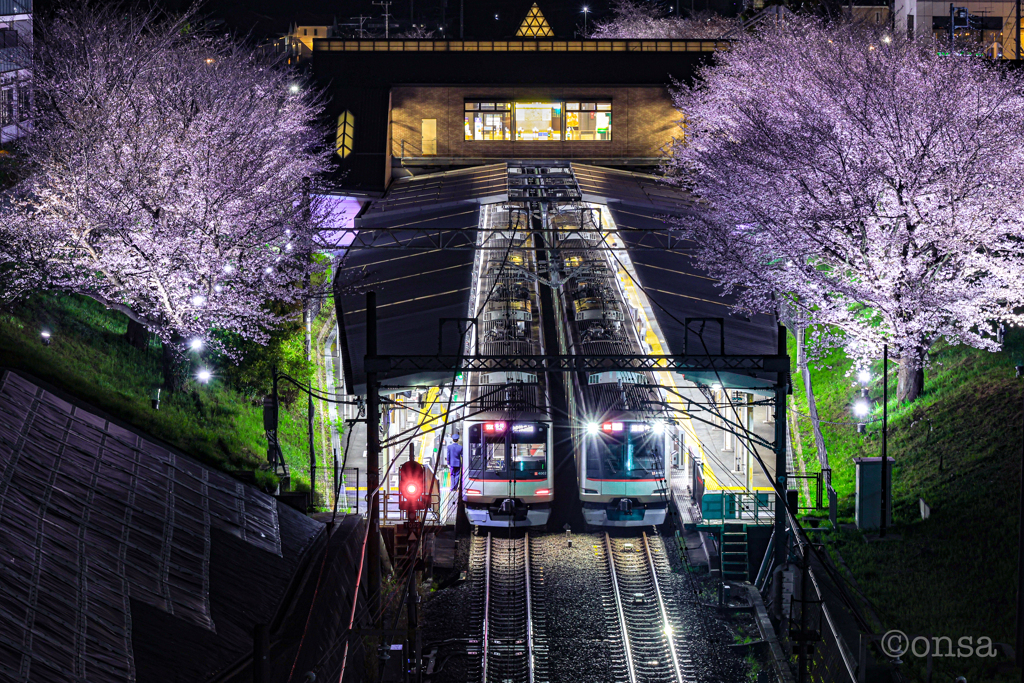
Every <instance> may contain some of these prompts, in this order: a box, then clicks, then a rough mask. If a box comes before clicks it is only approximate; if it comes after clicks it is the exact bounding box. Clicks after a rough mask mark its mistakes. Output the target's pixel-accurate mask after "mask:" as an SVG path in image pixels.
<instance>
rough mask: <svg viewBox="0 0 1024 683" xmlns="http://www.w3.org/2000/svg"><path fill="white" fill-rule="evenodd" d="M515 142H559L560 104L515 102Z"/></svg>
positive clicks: (560, 124) (560, 137) (560, 128)
mask: <svg viewBox="0 0 1024 683" xmlns="http://www.w3.org/2000/svg"><path fill="white" fill-rule="evenodd" d="M515 106H516V140H561V139H562V103H561V102H516V105H515Z"/></svg>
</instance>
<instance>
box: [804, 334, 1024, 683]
mask: <svg viewBox="0 0 1024 683" xmlns="http://www.w3.org/2000/svg"><path fill="white" fill-rule="evenodd" d="M1022 350H1024V335H1021V334H1020V333H1019V332H1016V331H1015V332H1014V333H1013V334H1012V335H1011V336H1009V337H1008V339H1007V350H1005V351H1003V352H1000V353H990V352H985V351H978V350H975V349H970V348H967V347H963V346H950V345H948V344H945V343H943V342H940V343H939V344H937V345H936V347H935V348H934V349H933V351H932V353H931V363H932V365H931V367H930V368H929V369H928V370H927V371H926V378H925V387H924V393H923V394H922V396H921V397H920V398H919V399H918V400H917V401H915V402H914V403H913V404H910V405H898V404H897V403H896V401H895V399H894V398H893V396H894V395H895V389H896V377H895V375H896V366H895V365H893V366H892V367H891V369H890V386H889V396H890V403H889V438H888V449H889V451H888V452H889V455H890V456H891V457H893V458H895V461H896V463H895V466H894V469H893V517H894V526H895V528H894V529H893V532H894V533H895V534H898V535H900V536H901V538H902V540H898V541H887V542H883V543H878V542H874V543H870V544H868V543H865V541H864V537H863V535H862V534H861V533H859V532H856V531H850V530H843V531H840V532H838V533H835V534H832V535H831V536H830V538H829V545H830V550H831V551H832V552H833V553H837V552H838V554H839V555H841V556H842V559H843V560H844V561H845V562H846V564H847V565H848V566H849V568H850V570H851V571H852V574H853V577H854V578H855V580H856V582H857V584H858V586H859V587H860V588H861V589H862V590H863V592H864V593H865V594H866V595H867V596H868V598H869V599H870V600H871V602H872V603H873V605H874V607H875V608H876V610H877V613H878V615H879V617H880V619H881V621H882V622H883V623H882V624H881V625H880V632H884V631H885V630H888V629H893V628H898V629H900V630H903V631H905V632H906V633H909V634H922V635H929V636H949V637H951V638H952V639H953V642H954V643H956V642H957V639H958V638H960V637H964V636H969V637H971V638H973V639H974V640H975V641H977V639H979V638H981V637H983V636H985V637H989V638H991V639H992V641H993V642H1002V643H1011V644H1012V643H1013V640H1014V596H1015V592H1016V576H1017V574H1016V572H1017V567H1016V564H1017V562H1016V558H1017V530H1018V524H1017V520H1018V507H1019V506H1018V501H1019V498H1018V497H1019V491H1020V482H1021V445H1022V444H1021V440H1022V437H1021V433H1022V419H1024V418H1022V407H1021V402H1022V396H1024V391H1022V390H1024V380H1017V379H1015V378H1014V367H1013V366H1014V365H1015V364H1016V363H1020V362H1022V360H1024V353H1022ZM790 354H791V355H792V357H793V358H795V357H796V353H795V343H793V340H792V338H791V339H790ZM824 365H825V366H826V367H824V368H821V369H813V368H812V371H811V377H812V378H811V381H812V383H813V386H814V391H815V398H816V400H817V403H818V410H819V414H820V417H821V419H822V420H827V421H832V422H851V423H853V422H855V418H854V416H853V415H852V412H851V410H850V408H851V404H852V402H853V400H854V398H855V397H856V395H857V393H858V389H859V386H854V384H855V381H854V378H853V377H850V376H847V372H848V370H849V369H850V363H849V361H847V360H846V359H845V357H844V356H843V355H842V354H841V353H834V354H832V355H831V356H829V357H828V358H826V359H824ZM872 372H873V374H874V376H875V377H876V379H875V380H874V381H873V382H872V385H871V395H872V397H873V398H875V399H877V400H878V401H879V405H878V406H877V408H876V410H875V411H874V413H873V414H872V415H871V416H870V418H869V419H875V418H880V417H881V405H880V399H881V393H882V390H881V389H882V387H881V380H880V375H881V363H880V362H876V363H875V365H874V367H873V368H872ZM793 379H794V388H793V399H794V403H795V405H796V407H797V409H798V410H799V411H801V412H803V413H806V412H807V405H806V401H805V399H804V388H803V384H802V380H801V377H800V375H799V374H798V373H796V372H795V371H794V373H793ZM880 427H881V423H880V422H873V423H871V424H869V426H868V432H867V434H858V433H857V431H856V428H855V427H854V426H853V425H849V426H847V425H823V426H822V431H823V433H824V437H825V443H826V447H827V449H828V452H829V464H830V465H831V467H832V469H833V480H832V481H833V486H834V487H835V489H836V492H837V494H838V498H839V516H840V518H841V521H843V520H842V518H847V519H846V521H850V522H852V521H853V519H852V518H853V516H854V490H855V478H854V477H855V470H854V463H853V458H854V457H867V456H878V455H880V454H881V429H880ZM799 428H800V438H801V439H802V443H803V449H804V460H805V463H807V466H808V469H810V470H817V469H818V466H817V457H816V455H815V449H814V440H813V436H812V433H811V429H810V423H809V421H808V420H806V419H803V418H800V419H799ZM919 498H923V499H924V500H925V501H926V502H927V503H928V504H929V505H930V506H932V512H931V517H930V518H929V519H927V520H922V519H921V517H920V513H919V504H918V499H919ZM904 659H905V660H907V665H906V666H907V673H912V675H913V677H914V678H913V679H914V680H923V660H917V659H915V658H914V657H911V656H908V657H904ZM1004 661H1005V660H1003V659H1002V658H1001V657H1000V658H987V659H983V658H978V657H972V658H944V659H936V660H935V667H936V671H937V672H938V675H937V677H936V678H935V680H937V681H941V680H946V679H947V677H948V676H954V677H955V676H959V675H964V676H966V677H967V680H968V681H993V682H996V681H1010V680H1015V681H1016V680H1020V674H1019V673H1016V674H1011V673H1009V672H1008V671H1005V670H1002V669H1001V668H1000V667H999V666H998V665H999V664H1001V663H1003V662H1004ZM918 677H920V678H918ZM949 680H952V678H949Z"/></svg>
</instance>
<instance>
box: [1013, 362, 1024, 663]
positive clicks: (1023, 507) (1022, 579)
mask: <svg viewBox="0 0 1024 683" xmlns="http://www.w3.org/2000/svg"><path fill="white" fill-rule="evenodd" d="M1016 370H1017V378H1018V379H1020V378H1021V377H1024V365H1018V366H1017V367H1016ZM1021 465H1022V467H1024V446H1022V451H1021ZM1020 480H1021V483H1022V485H1021V489H1020V513H1019V514H1020V520H1021V524H1020V531H1019V532H1018V536H1017V633H1016V636H1017V641H1016V646H1017V647H1016V648H1015V649H1014V655H1015V657H1016V659H1017V666H1018V667H1021V666H1024V469H1021V473H1020Z"/></svg>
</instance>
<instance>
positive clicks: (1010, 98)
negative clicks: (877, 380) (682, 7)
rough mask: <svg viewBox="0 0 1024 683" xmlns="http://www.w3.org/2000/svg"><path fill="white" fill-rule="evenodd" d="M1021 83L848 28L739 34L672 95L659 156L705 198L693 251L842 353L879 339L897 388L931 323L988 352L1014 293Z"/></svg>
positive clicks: (860, 352) (737, 288)
mask: <svg viewBox="0 0 1024 683" xmlns="http://www.w3.org/2000/svg"><path fill="white" fill-rule="evenodd" d="M1022 86H1024V80H1022V77H1021V75H1020V74H1018V73H1016V72H1012V71H1008V70H1006V69H1005V68H1003V67H1002V66H1001V65H1000V64H998V63H993V62H991V61H985V60H983V59H977V58H973V57H957V58H949V57H943V56H940V55H939V54H938V53H937V46H936V45H935V44H932V43H930V42H928V41H926V40H923V39H921V38H918V39H917V40H916V41H915V42H908V41H904V40H900V39H896V38H892V37H890V36H887V35H884V34H871V33H866V32H865V31H864V30H863V29H859V28H857V27H853V26H845V27H839V28H835V27H832V28H830V27H826V26H823V25H820V24H817V23H795V24H789V25H788V26H783V27H773V28H769V29H768V30H765V31H763V32H760V33H758V34H757V35H754V36H750V37H747V38H744V39H742V40H741V41H740V42H738V43H737V44H736V45H734V47H733V48H732V49H730V50H728V51H725V52H720V53H718V54H717V55H716V61H715V63H714V64H713V65H709V66H706V67H704V68H702V70H701V71H700V74H699V78H698V80H697V81H696V82H695V83H694V84H693V85H692V86H683V87H680V88H679V89H678V90H677V92H676V93H675V102H676V106H677V107H678V109H679V110H680V111H681V112H683V113H684V115H685V125H684V129H683V131H682V133H683V135H682V138H681V140H680V141H678V142H677V144H676V146H675V150H674V156H673V158H672V161H671V162H670V164H669V167H668V168H669V171H670V175H671V176H672V178H673V181H674V182H676V183H678V184H680V185H683V186H686V187H689V188H690V189H691V190H692V191H693V192H694V193H695V194H696V195H697V196H698V197H699V198H700V200H701V203H700V208H699V209H698V211H697V213H696V214H695V215H694V216H692V217H690V218H688V219H687V220H685V221H683V222H681V227H682V228H683V229H684V230H685V231H686V232H687V233H688V235H689V236H690V237H691V238H692V239H693V240H694V245H695V247H694V249H695V251H694V256H695V258H696V260H697V261H698V262H699V263H700V265H701V266H702V267H703V268H704V269H706V270H707V271H708V272H709V273H710V274H711V275H713V276H714V277H716V278H718V279H719V280H720V281H721V283H722V287H723V288H724V289H725V290H727V291H731V292H734V293H736V294H737V295H738V299H739V307H740V308H746V309H754V310H759V311H766V312H768V311H774V310H775V308H776V305H777V303H778V300H779V299H780V298H784V299H788V300H789V301H790V302H791V303H792V304H793V305H796V306H799V307H800V308H802V309H803V311H804V314H805V315H806V316H807V317H808V318H809V319H810V320H811V321H812V322H813V323H818V324H821V325H822V326H823V327H822V328H819V329H830V330H836V331H838V334H824V335H821V336H819V337H818V338H817V339H816V342H817V346H818V347H819V350H822V349H824V348H827V347H829V346H832V345H835V344H836V343H839V342H840V340H841V343H843V344H845V346H846V347H847V349H848V352H849V353H850V354H851V355H852V356H853V357H855V358H861V359H864V358H869V357H876V358H877V357H878V356H879V355H881V346H882V344H883V343H888V344H889V346H890V348H891V352H892V353H893V355H895V356H896V357H898V358H899V360H900V370H899V389H898V397H899V398H900V399H901V400H913V399H914V398H916V396H917V395H918V393H919V392H920V390H921V388H922V381H923V371H922V368H923V366H924V364H925V363H926V360H927V351H928V349H929V348H930V347H931V346H932V344H933V343H934V342H935V341H936V340H937V339H939V338H940V337H945V338H947V339H948V340H949V341H950V342H952V343H958V342H961V343H966V344H970V345H972V346H975V347H977V348H982V349H988V350H996V349H997V348H998V344H997V342H996V340H995V326H996V321H998V320H1010V321H1019V320H1020V318H1021V316H1020V315H1018V314H1017V313H1015V310H1016V307H1019V306H1020V305H1021V304H1022V303H1024V284H1022V260H1021V259H1022V248H1021V239H1022V237H1024V223H1022V221H1024V195H1022V193H1021V181H1020V169H1021V161H1022V158H1021V157H1022V150H1024V101H1022V97H1021V93H1022V92H1024V88H1022Z"/></svg>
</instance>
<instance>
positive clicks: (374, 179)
mask: <svg viewBox="0 0 1024 683" xmlns="http://www.w3.org/2000/svg"><path fill="white" fill-rule="evenodd" d="M531 12H532V8H531V7H530V5H529V4H526V5H525V6H524V8H523V14H522V16H524V17H526V19H524V22H523V24H522V25H521V26H520V29H519V31H518V32H517V33H519V35H515V36H509V37H505V38H500V39H499V38H495V39H489V40H482V39H481V40H398V39H392V40H348V39H341V38H327V39H314V40H313V49H312V57H311V62H310V63H311V68H312V74H313V77H314V79H315V81H316V83H317V85H318V86H320V87H322V88H324V89H325V91H326V94H327V97H328V105H327V107H328V116H329V117H330V120H331V121H332V123H334V124H335V126H336V130H335V131H334V133H335V136H334V137H335V149H336V154H335V156H334V161H335V164H336V173H335V179H334V182H335V184H336V190H335V191H336V192H337V193H338V195H339V196H342V197H344V200H343V201H349V202H357V203H358V206H359V208H358V211H356V212H354V214H355V215H354V216H353V220H352V223H351V224H350V225H349V230H350V231H351V232H352V234H353V235H354V240H355V242H354V244H353V245H352V247H351V248H350V250H349V251H348V253H347V254H346V256H345V259H344V261H343V262H342V265H341V268H340V269H339V270H340V272H341V273H342V274H348V275H354V274H358V275H359V277H360V278H362V280H361V282H363V283H364V284H365V285H367V286H371V287H373V288H374V289H375V290H376V291H377V310H378V322H377V326H378V335H379V339H380V353H385V354H394V355H416V354H430V353H435V352H439V353H440V352H446V353H450V352H452V349H453V348H454V347H452V346H450V344H456V343H457V341H458V340H457V337H454V336H453V335H452V333H451V329H450V328H449V331H448V332H447V333H445V331H444V330H439V322H438V321H439V319H441V318H466V317H473V314H474V311H473V310H472V309H473V303H472V302H473V301H474V300H475V297H476V295H477V294H478V293H477V291H476V289H477V287H478V281H479V279H480V277H479V272H478V271H479V270H480V268H481V267H482V266H481V260H480V259H479V258H477V257H476V255H475V252H474V249H473V245H475V244H479V243H480V242H481V241H483V240H485V236H486V234H487V231H488V230H492V229H493V228H494V226H492V225H490V223H489V221H492V220H493V218H494V216H495V215H496V214H498V213H500V212H501V211H502V210H506V211H507V207H508V206H510V205H513V204H516V203H517V202H521V201H524V200H525V199H526V198H530V199H531V200H536V201H541V202H543V201H556V200H557V201H559V202H566V201H572V202H577V203H578V204H580V205H583V206H586V207H588V209H589V210H592V211H594V212H596V213H597V214H599V215H600V217H601V218H600V221H601V225H602V227H603V229H607V230H611V231H614V233H615V235H616V236H617V237H616V238H615V239H616V240H618V242H617V244H619V245H620V247H621V249H620V250H619V251H618V252H617V254H618V258H619V259H620V262H619V265H617V266H614V268H615V269H616V270H617V271H618V276H619V279H620V280H621V283H622V291H623V292H624V296H626V297H627V298H628V299H629V306H630V310H631V311H633V312H634V316H635V322H636V324H637V325H638V327H639V328H641V329H642V330H643V332H642V335H643V336H642V338H643V339H644V340H645V341H644V342H643V343H644V346H645V349H646V351H647V352H648V353H651V354H656V355H657V354H680V355H681V354H685V353H686V352H687V350H689V351H690V352H691V353H692V352H693V351H694V349H695V348H697V347H695V346H694V343H695V342H696V341H697V337H696V330H698V328H699V327H700V328H701V329H702V330H705V331H709V334H708V337H707V338H708V339H710V340H711V344H712V348H710V349H709V350H708V353H711V354H718V353H723V354H750V355H755V354H758V355H774V354H776V353H777V350H778V335H777V330H778V328H777V324H776V320H775V319H774V317H772V316H765V315H754V314H751V315H737V314H734V311H733V308H732V301H731V300H730V299H729V298H727V297H723V296H722V294H721V292H720V291H719V290H718V288H717V285H716V283H715V282H714V281H713V280H712V279H711V278H708V277H707V276H706V275H705V274H703V273H701V272H700V271H698V270H697V269H696V268H695V267H694V266H693V264H692V263H691V261H690V258H689V256H688V251H689V246H688V245H687V244H686V243H685V241H684V240H681V239H679V238H678V237H677V236H675V235H674V234H673V233H672V230H671V229H670V227H669V226H670V222H671V219H672V218H673V217H675V216H680V215H682V214H684V213H686V212H688V211H690V210H691V208H692V206H693V202H692V198H690V197H688V196H687V195H686V194H685V193H683V192H681V191H680V190H678V189H677V188H673V187H669V186H666V185H664V184H663V183H661V182H660V181H659V179H658V177H657V172H658V169H659V166H660V165H661V164H662V163H663V162H664V161H665V159H666V158H667V155H668V154H670V151H671V145H672V144H673V141H674V139H675V138H676V137H678V136H679V135H681V132H682V128H681V127H680V124H679V122H680V119H681V118H682V115H681V113H680V112H678V111H677V110H676V109H675V107H674V106H673V102H672V98H671V94H670V88H671V86H672V84H673V83H676V82H688V81H690V80H691V79H692V78H693V77H694V74H695V73H696V70H697V69H698V68H699V67H700V66H701V65H702V64H705V63H707V62H708V60H709V59H711V58H712V56H713V55H714V53H715V51H717V50H721V49H725V48H726V47H727V43H725V42H721V41H688V40H573V39H569V38H564V39H563V38H560V37H558V34H557V33H555V32H553V31H551V30H550V27H545V26H544V25H543V24H541V23H539V22H538V21H537V14H538V13H532V14H531ZM531 17H532V21H533V24H530V21H531ZM541 18H543V17H542V13H541ZM545 175H552V176H555V175H557V176H559V177H561V178H564V182H563V183H562V184H561V186H560V189H558V190H557V192H559V193H561V194H560V195H559V196H557V197H556V196H555V195H554V194H550V195H545V193H546V192H548V190H546V189H544V188H543V187H539V186H537V185H530V184H529V183H534V182H540V183H541V185H543V180H542V179H543V177H544V176H545ZM538 178H539V179H541V180H538ZM339 303H340V306H341V308H342V309H343V316H342V317H343V319H342V320H340V321H338V322H339V325H338V332H337V335H336V336H335V337H334V338H332V339H329V340H326V346H325V351H326V352H327V353H325V356H327V357H329V359H331V360H330V361H329V362H331V363H332V373H333V375H334V376H333V378H332V382H333V383H334V384H335V386H338V387H344V388H345V389H344V390H345V391H346V392H348V393H353V394H361V393H362V391H363V389H364V387H365V381H366V380H365V368H364V367H363V357H364V355H365V353H366V347H365V344H364V339H365V334H366V311H365V301H364V299H363V297H362V296H361V295H355V296H349V297H343V301H341V302H339ZM688 319H689V320H703V321H705V324H704V326H703V327H701V325H700V324H698V323H694V324H693V326H692V327H691V328H690V329H689V330H688V329H687V328H688V327H690V326H689V324H688V323H687V320H688ZM708 321H710V322H708ZM711 330H713V332H712V331H711ZM720 333H721V334H720ZM719 340H720V341H719ZM552 343H553V340H552ZM688 343H689V345H690V346H689V348H687V344H688ZM435 350H436V351H435ZM698 352H699V351H698ZM549 353H556V351H555V350H554V349H552V350H550V351H549ZM666 374H667V373H666ZM448 375H450V373H447V375H446V376H443V377H442V376H441V375H440V374H437V373H434V374H430V373H423V372H421V373H405V374H402V373H398V374H396V373H390V374H388V375H387V377H385V378H384V387H383V388H382V391H383V392H384V393H386V394H390V395H392V396H395V397H396V400H398V401H399V402H402V401H416V400H417V399H416V392H412V393H410V392H409V389H410V388H411V387H413V386H424V387H435V388H434V389H432V390H431V391H435V392H436V387H437V386H438V385H440V384H441V383H444V382H450V381H451V377H450V376H448ZM664 381H666V382H672V383H678V384H677V386H678V388H679V390H680V391H693V392H697V393H694V394H693V395H694V396H695V397H698V398H699V396H700V393H699V391H700V389H699V387H701V386H702V387H704V389H705V390H711V389H712V386H713V385H715V386H714V389H713V390H714V391H716V392H718V394H717V396H718V398H719V399H720V400H727V398H728V399H729V400H734V401H741V402H742V404H743V408H742V409H741V410H742V413H743V415H744V416H745V417H744V418H743V419H744V420H747V421H748V422H749V424H750V425H752V427H753V428H754V429H755V431H757V430H762V431H765V432H766V436H769V437H770V432H771V430H772V429H773V427H771V426H765V425H768V423H769V422H770V419H771V417H772V416H771V415H770V414H765V409H764V408H761V407H759V406H758V407H756V408H755V402H756V399H758V398H764V397H766V396H768V395H770V382H768V381H767V380H764V381H760V380H757V379H756V378H754V379H751V378H750V377H744V376H741V375H735V376H732V375H728V373H725V376H722V377H718V378H712V377H680V376H674V377H666V378H664ZM403 395H404V397H403ZM400 412H401V411H397V412H396V416H395V417H394V418H393V419H394V422H393V423H392V427H391V428H392V429H393V430H394V431H395V433H399V432H401V431H402V430H404V429H408V428H409V426H410V424H411V423H408V424H407V422H408V419H407V420H406V422H402V420H401V419H400V418H399V417H398V416H397V413H400ZM411 414H412V413H410V415H411ZM409 419H412V420H413V422H414V421H415V419H421V418H409ZM356 439H357V441H358V439H359V437H358V436H357V437H356ZM686 441H687V443H686V445H685V447H684V448H681V449H680V455H679V458H678V462H676V463H675V465H676V468H677V469H678V470H680V471H681V472H684V473H686V477H687V484H686V486H690V487H691V489H692V490H694V491H696V490H697V489H699V490H700V496H699V497H702V498H703V502H702V501H700V500H698V501H697V503H696V507H695V508H694V511H693V512H694V516H695V517H697V518H700V517H701V515H702V509H703V510H704V512H705V513H707V514H704V515H703V516H704V517H705V518H706V517H707V515H708V514H711V515H714V516H716V518H723V517H724V516H726V515H730V514H732V515H737V516H743V515H744V514H748V516H749V515H757V514H760V518H761V520H762V522H763V521H766V520H770V515H768V514H767V510H768V509H769V508H770V506H771V496H769V495H768V493H767V492H768V491H771V490H772V489H771V488H770V485H769V483H768V481H767V480H766V479H765V478H764V475H763V473H762V472H761V471H760V468H759V467H758V466H757V464H756V463H755V462H754V460H755V458H754V457H753V454H754V453H758V452H760V450H762V449H761V448H760V447H759V446H754V445H753V444H747V446H746V447H743V445H742V444H737V443H736V439H735V438H732V439H730V436H728V435H727V434H726V433H724V432H722V431H718V432H714V433H713V430H711V429H710V428H705V427H704V426H701V425H693V426H691V427H690V428H689V429H688V431H687V436H686ZM417 448H420V447H417ZM362 449H363V446H362V444H357V445H356V446H355V447H354V448H353V449H352V450H353V451H354V452H356V453H360V452H362ZM435 449H437V450H435ZM432 451H433V452H435V453H436V452H441V445H440V444H437V443H434V444H433V446H432V445H431V442H430V439H425V440H424V442H423V444H422V450H421V451H418V452H422V453H424V454H425V456H424V457H425V458H429V457H430V455H429V454H430V453H431V452H432ZM761 455H762V456H763V459H764V460H765V461H766V462H769V463H773V462H774V460H773V458H774V456H773V455H772V454H771V453H768V452H765V453H761ZM398 456H399V454H398V453H397V452H396V453H389V454H386V462H389V461H390V459H392V458H395V457H398ZM429 464H436V461H435V462H434V463H429ZM385 467H386V464H385ZM570 469H571V468H570ZM388 483H389V482H385V486H387V485H388ZM391 483H394V482H391ZM674 483H675V482H674ZM705 503H706V504H705ZM702 505H704V507H703V508H702Z"/></svg>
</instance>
